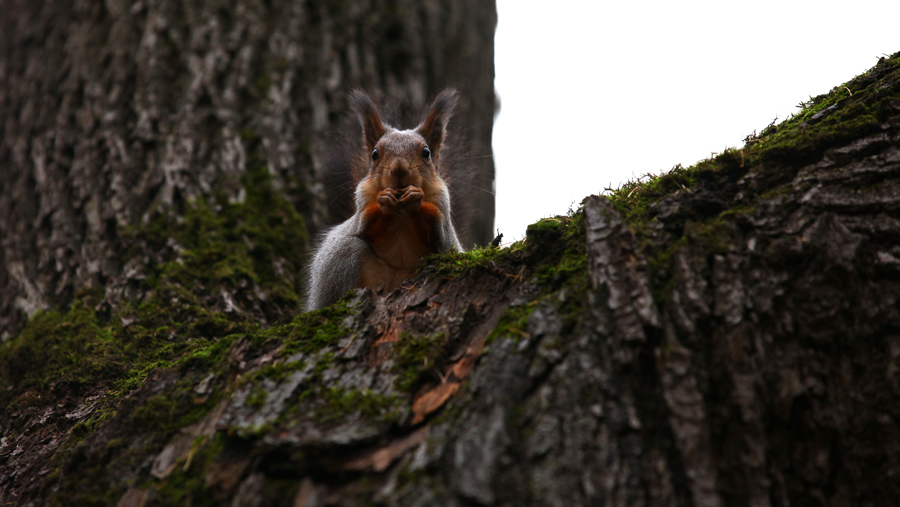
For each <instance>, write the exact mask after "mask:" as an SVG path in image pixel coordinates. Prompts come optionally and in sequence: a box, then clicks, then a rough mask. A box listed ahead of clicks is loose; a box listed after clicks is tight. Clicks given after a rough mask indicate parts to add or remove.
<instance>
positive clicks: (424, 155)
mask: <svg viewBox="0 0 900 507" xmlns="http://www.w3.org/2000/svg"><path fill="white" fill-rule="evenodd" d="M422 158H426V159H427V158H431V150H429V149H428V146H426V147H424V148H422Z"/></svg>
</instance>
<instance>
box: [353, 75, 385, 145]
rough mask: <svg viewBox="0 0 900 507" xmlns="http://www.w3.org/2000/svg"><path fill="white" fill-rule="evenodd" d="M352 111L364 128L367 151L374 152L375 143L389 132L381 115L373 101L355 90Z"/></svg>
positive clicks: (360, 91)
mask: <svg viewBox="0 0 900 507" xmlns="http://www.w3.org/2000/svg"><path fill="white" fill-rule="evenodd" d="M350 109H352V110H353V111H354V112H355V113H356V116H358V117H359V122H360V123H361V124H362V128H363V139H364V140H365V142H366V149H367V150H368V151H370V152H371V151H372V150H374V149H375V143H377V142H378V140H379V139H381V136H383V135H384V133H385V132H386V131H387V128H386V127H385V126H384V123H382V122H381V115H380V114H379V113H378V108H377V107H375V103H374V102H372V99H370V98H369V96H368V95H366V92H364V91H362V90H353V91H352V92H350Z"/></svg>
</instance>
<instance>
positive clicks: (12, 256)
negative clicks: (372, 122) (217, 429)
mask: <svg viewBox="0 0 900 507" xmlns="http://www.w3.org/2000/svg"><path fill="white" fill-rule="evenodd" d="M2 8H3V12H4V13H5V15H4V16H3V20H2V21H0V23H2V25H0V31H2V35H0V82H2V86H0V139H2V141H0V181H2V182H3V184H2V188H3V190H2V192H0V238H2V240H0V261H2V262H0V283H2V284H3V285H2V286H3V287H4V290H3V291H2V292H0V338H2V339H3V340H5V339H7V338H9V337H10V336H11V335H12V334H13V333H14V332H16V331H17V330H18V329H19V328H20V327H21V325H22V323H23V322H24V321H25V319H26V318H27V317H28V316H30V315H33V314H34V312H35V311H37V310H41V309H50V308H55V309H61V308H65V307H66V306H67V305H68V304H69V303H70V302H71V301H72V300H73V297H74V296H75V294H76V293H77V292H78V291H79V290H81V289H83V288H85V287H105V288H107V296H108V298H107V299H108V302H109V304H111V306H112V307H113V308H118V307H119V301H120V299H121V298H122V296H123V295H124V296H125V297H126V299H131V300H134V299H135V298H139V297H140V296H141V295H142V294H140V292H142V291H141V290H140V289H135V288H134V285H135V284H134V283H133V282H134V280H135V277H140V276H142V275H141V273H142V272H143V271H145V270H144V269H143V265H145V264H146V263H147V258H148V257H152V256H153V255H155V254H156V253H157V252H148V251H144V248H142V247H132V248H125V247H124V246H123V245H124V244H126V243H127V242H126V241H125V240H124V239H123V238H122V229H123V228H125V227H132V226H135V225H139V224H141V223H142V222H146V221H147V218H148V217H149V216H151V215H152V214H154V213H158V212H160V211H162V212H163V213H166V214H168V215H170V216H173V217H174V216H178V215H179V214H180V213H181V212H182V209H181V208H182V207H183V204H184V202H185V201H186V200H191V199H208V198H210V196H211V195H212V194H213V193H215V192H221V193H224V194H226V195H228V196H231V197H232V198H233V199H239V198H240V196H241V188H242V186H241V177H242V176H243V175H245V174H246V164H247V161H248V159H252V158H253V157H254V156H256V155H255V153H254V151H255V150H257V149H260V150H261V152H262V153H261V155H260V157H261V158H262V159H264V162H265V164H266V165H267V166H268V168H269V171H270V173H271V175H272V176H273V177H274V181H275V184H276V187H277V189H278V192H280V193H281V194H283V195H284V196H286V197H287V198H288V199H289V201H290V202H291V203H292V205H293V206H294V207H295V208H296V209H297V211H298V212H299V213H300V214H301V215H302V216H303V218H304V219H305V221H306V224H307V228H308V230H309V232H310V233H313V232H315V231H316V230H317V229H318V228H320V227H322V226H323V225H324V224H327V223H334V222H335V221H338V220H342V219H343V218H345V217H339V216H328V203H329V202H330V201H331V200H333V199H335V198H336V196H335V194H340V193H341V192H343V193H349V191H348V190H346V189H344V190H341V189H336V188H327V187H325V186H324V185H323V184H322V181H323V179H324V175H323V174H322V173H323V171H324V170H325V168H324V165H325V162H324V160H325V159H326V158H327V152H328V151H329V150H334V149H336V148H335V147H332V146H328V144H327V141H329V140H330V139H332V137H333V134H334V133H335V131H337V130H339V128H342V127H344V126H345V125H346V123H347V122H342V121H341V118H342V115H344V114H345V112H346V111H347V107H346V102H345V96H346V94H347V92H348V91H349V90H350V89H352V88H355V87H361V88H365V89H368V90H371V91H373V92H378V93H379V94H383V96H386V97H396V98H404V99H405V100H409V101H412V102H418V103H424V102H426V101H427V100H428V99H430V98H431V96H432V95H433V94H434V93H435V92H436V91H437V90H439V89H441V88H444V87H447V86H452V87H456V88H458V89H460V91H461V94H462V101H461V104H460V108H459V111H458V114H457V116H456V121H455V122H454V127H456V126H457V125H458V126H459V128H458V130H466V131H467V132H468V135H469V139H470V144H471V147H470V149H471V157H472V158H471V161H472V162H471V164H470V165H471V166H472V171H474V173H475V177H474V178H472V182H469V185H470V186H474V187H475V191H469V192H467V193H466V197H465V201H466V202H465V203H464V206H465V207H466V209H468V210H471V212H470V213H467V214H465V216H464V217H463V223H462V224H460V225H461V227H460V230H461V234H462V236H463V237H462V238H461V239H462V241H463V242H464V244H465V245H467V246H471V245H472V244H473V243H475V242H477V243H480V244H486V243H487V242H489V241H490V238H492V237H493V236H492V232H493V231H492V227H493V214H494V211H493V206H494V204H493V194H492V193H491V192H492V186H493V163H492V159H491V158H490V157H489V155H490V153H491V151H490V148H491V142H490V139H491V128H492V125H493V115H494V109H495V98H494V89H493V33H494V25H495V23H496V12H495V8H494V3H493V2H477V1H464V2H446V1H427V2H419V1H416V2H413V1H399V2H398V1H379V0H373V1H364V2H350V3H333V2H315V1H310V2H285V1H276V2H268V1H261V0H239V1H238V0H233V1H217V2H213V1H209V2H188V3H184V2H173V1H168V0H149V1H119V0H116V1H110V2H86V1H80V2H65V1H53V0H48V1H41V2H32V1H21V0H20V1H15V0H9V1H5V2H3V5H2ZM354 128H355V125H354ZM460 200H462V197H460ZM298 278H302V277H298ZM245 306H248V305H245ZM252 306H253V305H249V306H248V308H247V309H248V310H249V307H252ZM257 313H258V312H257ZM289 315H290V313H282V314H280V315H276V316H273V315H262V314H258V315H257V316H258V317H260V318H268V319H269V320H271V319H273V318H276V317H277V318H286V317H288V316H289Z"/></svg>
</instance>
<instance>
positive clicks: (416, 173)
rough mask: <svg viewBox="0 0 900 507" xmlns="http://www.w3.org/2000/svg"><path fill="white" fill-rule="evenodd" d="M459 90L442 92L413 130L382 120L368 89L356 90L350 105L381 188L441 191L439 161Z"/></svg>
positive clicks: (372, 175) (372, 176)
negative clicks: (361, 129) (418, 188)
mask: <svg viewBox="0 0 900 507" xmlns="http://www.w3.org/2000/svg"><path fill="white" fill-rule="evenodd" d="M456 100H457V93H456V90H451V89H447V90H444V91H442V92H440V93H439V94H438V95H437V97H436V98H435V99H434V102H432V104H431V107H429V108H428V114H426V115H425V120H424V121H423V122H422V123H421V124H420V125H419V126H418V127H416V128H414V129H412V130H397V129H395V128H393V127H391V126H390V125H386V124H385V123H383V122H382V121H381V114H379V112H378V108H377V107H375V104H374V103H373V102H372V99H370V98H369V96H368V95H366V94H365V93H364V92H361V91H358V90H357V91H354V92H353V93H352V94H351V95H350V104H351V107H352V108H353V110H354V111H355V112H356V114H357V116H359V119H360V122H361V123H362V128H363V141H364V142H365V145H366V150H367V153H368V157H369V172H368V176H367V177H368V178H369V179H370V180H371V181H373V182H374V183H376V184H377V185H378V186H379V187H380V188H397V189H400V188H403V187H407V186H409V185H413V186H417V187H421V188H422V190H423V191H424V193H425V195H426V198H427V196H429V195H437V194H438V193H439V192H440V189H439V188H435V187H436V186H440V185H443V182H442V181H441V179H440V177H439V176H438V174H437V170H438V160H439V157H440V150H441V146H442V145H443V143H444V136H445V132H446V130H447V123H448V122H449V120H450V116H451V115H452V114H453V109H454V107H456Z"/></svg>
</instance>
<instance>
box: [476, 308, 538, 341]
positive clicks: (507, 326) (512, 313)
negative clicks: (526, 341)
mask: <svg viewBox="0 0 900 507" xmlns="http://www.w3.org/2000/svg"><path fill="white" fill-rule="evenodd" d="M537 304H538V301H532V302H530V303H528V304H524V305H518V306H510V307H509V308H507V309H506V310H505V311H504V312H503V314H502V315H501V316H500V321H499V322H497V325H496V326H494V329H492V330H491V332H490V333H488V336H487V339H486V340H485V343H486V344H488V345H490V344H491V343H493V342H494V340H496V339H497V338H500V337H511V338H512V339H513V340H514V341H519V340H521V339H522V338H528V336H529V335H528V332H527V331H526V329H528V317H531V313H532V312H534V309H535V308H536V307H537Z"/></svg>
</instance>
